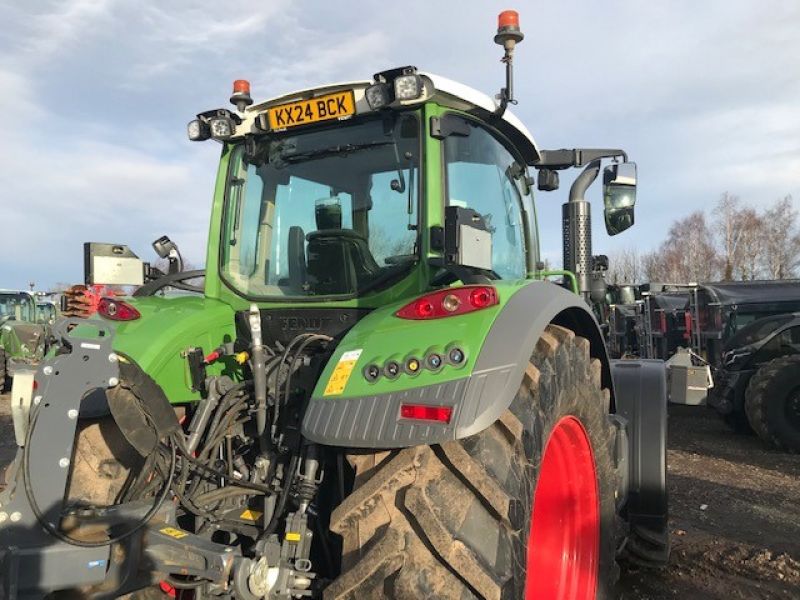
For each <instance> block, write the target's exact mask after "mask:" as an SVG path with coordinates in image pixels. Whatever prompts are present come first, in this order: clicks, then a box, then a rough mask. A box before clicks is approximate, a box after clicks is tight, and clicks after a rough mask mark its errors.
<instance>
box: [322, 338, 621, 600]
mask: <svg viewBox="0 0 800 600" xmlns="http://www.w3.org/2000/svg"><path fill="white" fill-rule="evenodd" d="M608 404H609V394H608V391H607V390H604V389H603V388H602V384H601V374H600V362H599V361H598V360H596V359H592V358H590V356H589V342H588V340H586V339H584V338H580V337H576V336H575V334H574V333H573V332H572V331H570V330H568V329H565V328H562V327H557V326H554V325H551V326H549V327H548V328H547V330H546V331H545V332H544V333H543V334H542V337H541V338H540V339H539V342H538V343H537V345H536V348H535V350H534V352H533V355H532V356H531V358H530V364H529V365H527V368H526V371H525V377H524V380H523V382H522V384H521V385H520V388H519V391H518V392H517V395H516V397H515V398H514V400H513V402H512V404H511V407H510V408H509V410H507V411H506V412H505V413H504V414H503V415H502V416H501V417H500V419H498V420H497V421H496V422H495V423H494V424H493V425H491V426H490V427H489V428H487V429H486V430H484V431H482V432H481V433H479V434H476V435H473V436H471V437H469V438H466V439H462V440H457V441H452V442H447V443H445V444H442V445H437V446H417V447H413V448H406V449H403V450H399V451H392V452H377V453H357V452H353V453H352V454H348V460H349V462H350V464H351V465H352V466H353V468H354V470H355V474H356V478H355V486H354V490H353V492H352V493H351V494H350V495H349V496H348V497H347V498H345V500H344V501H343V502H342V504H341V505H339V506H338V507H337V508H336V509H335V510H334V511H333V514H332V517H331V529H332V530H333V531H334V532H336V533H338V534H339V535H341V536H342V542H343V546H342V570H341V574H340V576H339V577H338V578H337V579H335V580H334V581H333V582H332V583H331V584H330V585H329V586H328V588H327V589H326V590H325V594H324V597H325V600H357V599H358V600H361V599H372V598H389V599H392V600H418V599H420V598H437V599H439V600H456V599H458V600H466V599H475V598H483V599H490V600H501V599H502V600H507V599H521V598H537V599H540V600H556V599H564V600H567V599H570V600H590V599H592V600H593V599H595V598H600V599H605V598H609V597H611V589H612V586H613V584H614V582H615V580H616V577H617V574H618V568H617V565H616V560H615V555H616V543H615V542H616V534H617V531H616V529H617V522H618V521H617V517H616V514H615V502H614V491H615V486H616V475H615V471H614V468H613V464H612V456H613V453H612V449H613V447H614V444H613V439H614V438H613V430H612V426H611V425H610V423H609V421H608V419H607V413H608Z"/></svg>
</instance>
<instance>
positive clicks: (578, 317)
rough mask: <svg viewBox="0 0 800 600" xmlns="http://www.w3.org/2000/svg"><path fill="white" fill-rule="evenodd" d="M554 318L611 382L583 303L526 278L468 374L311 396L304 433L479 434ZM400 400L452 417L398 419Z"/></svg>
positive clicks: (320, 439)
mask: <svg viewBox="0 0 800 600" xmlns="http://www.w3.org/2000/svg"><path fill="white" fill-rule="evenodd" d="M551 323H555V324H558V325H563V326H565V327H569V328H570V329H572V330H573V331H575V333H576V335H580V336H583V337H586V338H588V339H589V341H590V346H591V349H590V352H591V354H592V356H593V357H594V358H597V359H599V360H600V361H601V364H602V368H603V381H604V385H605V386H606V387H608V388H612V381H611V375H610V371H609V368H608V356H607V353H606V349H605V344H604V342H603V339H602V335H601V333H600V327H599V326H598V324H597V322H596V321H595V319H594V316H593V315H592V313H591V312H590V310H589V307H588V306H587V304H586V303H585V302H584V301H583V300H582V299H581V298H580V297H579V296H576V295H575V294H572V293H571V292H568V291H567V290H565V289H563V288H561V287H558V286H556V285H553V284H551V283H547V282H531V283H530V284H528V285H525V286H523V287H522V288H520V289H519V290H518V291H517V292H516V293H514V294H513V296H511V298H509V300H508V302H507V303H506V304H505V306H503V309H502V311H501V312H500V314H499V315H498V316H497V317H496V318H495V320H494V321H493V323H492V324H491V326H490V327H489V329H488V332H487V334H486V336H485V337H484V340H483V344H482V345H481V348H480V351H479V352H478V355H477V358H476V361H475V366H474V368H473V369H472V372H471V373H470V374H469V375H468V376H466V377H463V378H460V379H456V380H452V381H447V382H443V383H439V384H433V385H426V386H423V387H417V388H413V389H407V390H398V391H397V392H390V393H381V394H375V395H370V396H358V397H351V398H316V397H315V398H312V399H311V401H310V402H309V405H308V409H307V411H306V414H305V416H304V419H303V435H304V436H305V437H306V438H307V439H309V440H311V441H314V442H317V443H321V444H328V445H332V446H345V447H350V448H402V447H408V446H416V445H420V444H440V443H444V442H447V441H450V440H454V439H460V438H465V437H468V436H471V435H474V434H476V433H479V432H480V431H483V430H484V429H486V428H487V427H489V426H490V425H491V424H492V423H494V422H495V421H496V420H497V419H498V418H500V416H501V415H502V414H503V412H504V411H505V410H506V409H507V408H508V407H509V406H510V405H511V402H512V400H513V399H514V397H515V396H516V394H517V391H518V390H519V386H520V384H521V383H522V378H523V376H524V373H525V368H526V367H527V365H528V363H529V361H530V357H531V354H532V352H533V349H534V348H535V346H536V343H537V341H538V340H539V338H540V337H541V335H542V333H543V332H544V330H545V328H546V327H547V326H548V325H549V324H551ZM612 393H613V391H612ZM401 403H414V404H423V405H434V406H449V407H452V410H453V413H452V415H453V416H452V419H451V422H449V423H435V422H411V421H407V420H403V419H400V418H399V415H400V405H401Z"/></svg>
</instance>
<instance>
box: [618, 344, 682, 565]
mask: <svg viewBox="0 0 800 600" xmlns="http://www.w3.org/2000/svg"><path fill="white" fill-rule="evenodd" d="M611 373H612V376H613V379H614V387H615V390H616V405H617V417H620V418H621V419H624V423H623V426H624V429H625V431H626V433H627V436H626V437H627V440H628V455H627V459H628V470H627V473H628V482H627V483H628V485H627V487H628V489H627V494H626V495H627V502H626V503H625V508H624V511H623V516H624V517H626V519H627V521H628V523H629V526H630V530H631V537H630V539H629V542H628V543H629V544H638V548H637V549H636V552H635V553H636V554H638V555H639V556H640V557H641V556H643V555H646V556H647V558H648V560H650V561H652V562H656V563H663V562H666V560H667V558H668V556H669V535H668V530H667V517H668V509H667V380H666V367H665V364H664V362H663V361H661V360H648V359H641V360H615V361H611Z"/></svg>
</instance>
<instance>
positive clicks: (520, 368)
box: [456, 281, 599, 438]
mask: <svg viewBox="0 0 800 600" xmlns="http://www.w3.org/2000/svg"><path fill="white" fill-rule="evenodd" d="M568 308H575V309H578V310H581V311H584V312H585V313H586V314H587V315H588V316H589V317H590V318H591V320H592V322H593V323H594V324H595V326H597V323H596V321H595V320H594V317H593V316H592V315H591V313H590V312H589V307H588V305H587V304H586V303H585V302H584V301H583V300H582V299H581V298H580V297H578V296H576V295H575V294H573V293H572V292H569V291H567V290H565V289H564V288H561V287H559V286H557V285H553V284H552V283H547V282H538V281H537V282H534V283H531V284H530V285H527V286H525V287H524V288H522V289H521V290H520V291H518V292H517V293H516V294H514V295H513V296H512V297H511V300H509V301H508V303H507V304H506V306H505V307H504V308H503V311H502V312H501V313H500V315H499V316H498V317H497V319H496V320H495V322H494V324H493V325H492V328H491V329H490V330H489V334H488V336H487V337H486V340H485V341H484V343H483V347H482V348H481V352H480V354H479V355H478V358H477V361H476V363H475V370H474V373H475V375H479V374H481V373H491V372H498V371H499V372H503V373H505V376H504V377H503V378H502V379H498V378H493V379H492V380H491V381H489V380H484V381H483V382H481V383H480V384H479V383H478V382H477V381H476V382H475V383H474V384H473V382H470V384H471V385H475V386H478V385H480V386H481V391H480V394H479V395H480V396H481V401H480V402H479V406H480V409H479V410H478V411H477V412H476V413H475V415H474V417H472V418H471V420H467V419H463V420H461V421H459V423H458V428H457V430H456V437H457V438H463V437H467V436H470V435H474V434H476V433H478V432H480V431H483V430H484V429H486V428H487V427H489V426H490V425H491V424H492V423H494V422H495V421H496V420H497V419H498V418H499V417H500V415H502V414H503V411H505V410H506V409H507V408H508V407H509V406H510V405H511V401H512V400H513V399H514V396H515V395H516V393H517V389H518V388H519V385H520V383H521V382H522V377H523V374H524V373H525V368H526V367H527V366H528V362H529V360H530V357H531V354H532V353H533V349H534V347H535V346H536V342H537V341H539V338H540V337H541V335H542V333H543V332H544V330H545V328H546V327H547V326H548V325H549V324H550V323H551V322H552V321H553V319H554V318H555V317H556V315H558V314H559V313H561V312H563V311H564V310H566V309H568ZM597 327H598V330H599V326H597ZM475 375H474V376H475ZM487 383H491V386H487V385H486V384H487ZM475 393H478V392H477V391H476V392H475Z"/></svg>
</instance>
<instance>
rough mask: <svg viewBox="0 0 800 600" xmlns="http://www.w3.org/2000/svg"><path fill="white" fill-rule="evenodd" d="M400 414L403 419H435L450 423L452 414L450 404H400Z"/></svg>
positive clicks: (439, 421)
mask: <svg viewBox="0 0 800 600" xmlns="http://www.w3.org/2000/svg"><path fill="white" fill-rule="evenodd" d="M400 416H401V417H402V418H403V419H412V420H414V421H436V422H438V423H450V418H451V417H452V416H453V407H451V406H425V405H424V404H401V405H400Z"/></svg>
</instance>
